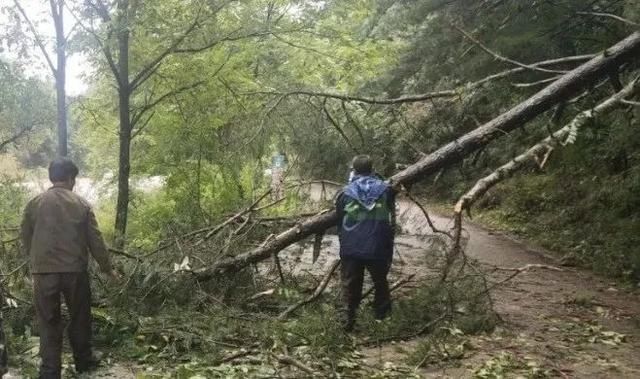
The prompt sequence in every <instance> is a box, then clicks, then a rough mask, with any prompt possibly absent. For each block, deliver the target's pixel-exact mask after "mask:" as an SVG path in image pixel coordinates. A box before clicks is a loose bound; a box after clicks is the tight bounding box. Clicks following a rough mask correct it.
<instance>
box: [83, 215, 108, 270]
mask: <svg viewBox="0 0 640 379" xmlns="http://www.w3.org/2000/svg"><path fill="white" fill-rule="evenodd" d="M87 243H88V244H89V251H91V255H92V256H93V259H95V260H96V262H98V265H99V266H100V269H101V270H102V272H105V273H108V274H111V273H112V271H113V266H112V264H111V254H109V250H107V246H106V245H105V243H104V238H102V233H100V229H99V228H98V221H96V215H95V214H94V213H93V210H91V208H89V211H88V215H87Z"/></svg>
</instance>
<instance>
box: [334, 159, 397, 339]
mask: <svg viewBox="0 0 640 379" xmlns="http://www.w3.org/2000/svg"><path fill="white" fill-rule="evenodd" d="M352 168H353V175H352V176H351V178H350V182H349V184H348V185H347V186H346V187H345V188H344V189H343V191H342V193H341V194H340V195H339V196H338V199H337V200H336V211H337V213H338V220H339V221H338V232H339V238H340V258H341V279H342V292H343V298H344V299H343V300H344V303H345V304H344V305H345V308H346V309H345V312H344V313H345V314H344V315H343V316H344V320H343V322H344V325H343V326H344V329H345V330H346V331H351V330H352V329H353V326H354V324H355V316H356V311H357V309H358V306H359V305H360V301H361V300H362V284H363V280H364V270H365V268H366V269H367V271H369V274H370V275H371V279H372V281H373V285H374V288H375V297H374V301H373V309H374V315H375V317H376V319H383V318H384V317H385V316H386V315H387V314H388V313H389V311H390V310H391V298H390V295H389V284H388V282H387V274H388V273H389V269H390V267H391V260H392V257H393V237H394V235H393V234H394V232H393V229H394V226H395V225H394V224H395V193H394V191H393V189H392V188H391V187H390V186H389V185H388V184H387V183H385V182H384V181H383V180H381V179H380V178H379V177H378V176H377V175H375V174H374V172H373V163H372V161H371V158H370V157H369V156H367V155H359V156H357V157H355V158H354V159H353V163H352Z"/></svg>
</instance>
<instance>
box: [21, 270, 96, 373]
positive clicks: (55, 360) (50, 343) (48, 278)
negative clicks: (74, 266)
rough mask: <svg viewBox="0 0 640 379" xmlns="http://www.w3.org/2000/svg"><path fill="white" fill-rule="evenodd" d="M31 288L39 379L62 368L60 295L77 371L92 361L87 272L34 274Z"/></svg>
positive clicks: (84, 368)
mask: <svg viewBox="0 0 640 379" xmlns="http://www.w3.org/2000/svg"><path fill="white" fill-rule="evenodd" d="M33 289H34V297H35V306H36V316H37V319H38V326H39V329H40V358H42V363H41V366H40V378H41V379H49V378H51V379H53V378H60V375H61V369H62V332H63V329H64V327H63V324H62V316H61V314H60V303H61V295H62V296H64V301H65V304H66V305H67V309H68V310H69V317H70V323H69V325H68V330H67V332H68V334H69V342H70V344H71V349H72V350H73V359H74V361H75V365H76V370H77V371H86V370H87V369H88V366H89V364H90V361H91V357H92V353H91V289H90V287H89V274H88V273H87V272H69V273H56V274H34V275H33Z"/></svg>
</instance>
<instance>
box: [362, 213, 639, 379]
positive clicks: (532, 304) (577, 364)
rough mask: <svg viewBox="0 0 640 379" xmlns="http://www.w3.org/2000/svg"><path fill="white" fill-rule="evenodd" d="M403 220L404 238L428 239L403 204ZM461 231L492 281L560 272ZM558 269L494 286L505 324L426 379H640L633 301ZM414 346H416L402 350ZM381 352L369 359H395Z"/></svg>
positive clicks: (509, 246) (528, 251) (444, 223)
mask: <svg viewBox="0 0 640 379" xmlns="http://www.w3.org/2000/svg"><path fill="white" fill-rule="evenodd" d="M400 215H401V216H400V220H401V222H402V224H403V225H404V227H405V229H407V232H409V233H411V234H418V235H429V234H432V232H431V230H430V229H429V227H428V225H426V223H425V222H424V217H423V216H422V214H421V212H420V210H419V209H418V208H417V207H416V206H415V205H411V204H408V203H406V202H403V203H401V204H400ZM433 218H434V221H435V223H436V226H437V227H438V228H441V229H448V226H449V220H448V219H446V218H443V217H437V216H435V217H433ZM466 230H467V231H468V234H469V241H468V244H467V249H466V252H467V255H468V256H469V257H471V258H473V259H476V260H477V262H478V264H479V265H480V266H482V267H483V269H485V270H486V271H487V272H489V273H490V276H491V279H492V280H494V281H500V280H502V279H504V278H506V277H507V276H509V275H511V273H512V272H507V271H494V270H493V268H494V267H496V266H497V267H522V266H525V265H527V264H544V265H557V262H554V260H553V259H552V258H550V255H549V254H546V253H545V252H544V251H542V250H541V249H537V248H532V247H530V246H528V245H525V244H524V243H521V242H519V241H516V240H514V239H512V238H510V237H508V236H505V235H502V234H500V233H494V232H491V231H488V230H486V229H484V228H481V227H479V226H477V225H473V224H469V223H467V224H466ZM410 251H411V250H408V252H409V253H410ZM562 269H563V271H562V272H558V271H551V270H544V269H536V270H531V271H527V272H523V273H521V274H519V275H518V276H516V277H515V278H514V279H512V280H510V281H508V282H506V283H505V284H503V285H501V286H499V287H498V288H497V289H496V290H495V292H494V293H493V296H492V297H493V300H494V302H495V307H496V311H497V312H498V313H499V315H500V316H501V318H502V319H503V321H504V322H503V323H502V324H501V325H500V326H499V328H498V329H497V330H496V331H495V332H494V333H492V334H491V335H488V336H478V337H473V338H472V339H471V345H472V346H473V349H472V350H471V351H469V352H467V353H465V357H464V358H463V359H462V360H459V361H456V362H454V363H453V364H448V365H444V366H442V367H429V368H428V369H426V370H425V371H424V372H423V375H424V376H425V377H429V378H468V377H474V372H476V371H477V370H478V369H479V368H480V367H482V366H483V365H484V366H485V367H489V368H490V370H489V372H500V371H501V370H502V371H503V375H504V376H503V377H505V378H509V377H561V378H640V359H639V358H640V298H639V297H638V293H637V292H635V293H634V292H629V291H626V290H624V289H622V288H619V287H618V286H617V285H616V284H615V283H612V282H611V281H608V280H606V279H602V278H600V277H597V276H595V275H594V274H592V273H590V272H587V271H581V270H575V269H571V268H564V267H563V268H562ZM412 346H415V341H414V342H409V343H408V344H407V345H406V346H403V350H407V349H409V350H410V349H411V347H412ZM382 350H384V351H379V350H378V351H373V352H369V353H368V354H367V355H368V356H369V358H370V360H373V361H377V362H376V363H379V364H381V363H383V362H384V361H387V360H391V361H393V360H395V359H398V357H399V356H398V353H397V351H398V350H400V349H399V348H398V346H388V347H386V348H383V349H382ZM543 374H544V375H543ZM519 375H520V376H519ZM536 375H539V376H536ZM488 377H500V376H488Z"/></svg>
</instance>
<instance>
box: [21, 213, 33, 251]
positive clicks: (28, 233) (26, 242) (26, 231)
mask: <svg viewBox="0 0 640 379" xmlns="http://www.w3.org/2000/svg"><path fill="white" fill-rule="evenodd" d="M32 207H33V206H32V202H29V203H28V204H27V206H26V207H25V208H24V212H23V215H22V224H21V225H20V239H21V240H22V246H23V247H24V254H25V255H26V256H29V254H30V253H31V239H32V238H33V217H32V212H33V211H32V210H31V208H32Z"/></svg>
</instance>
